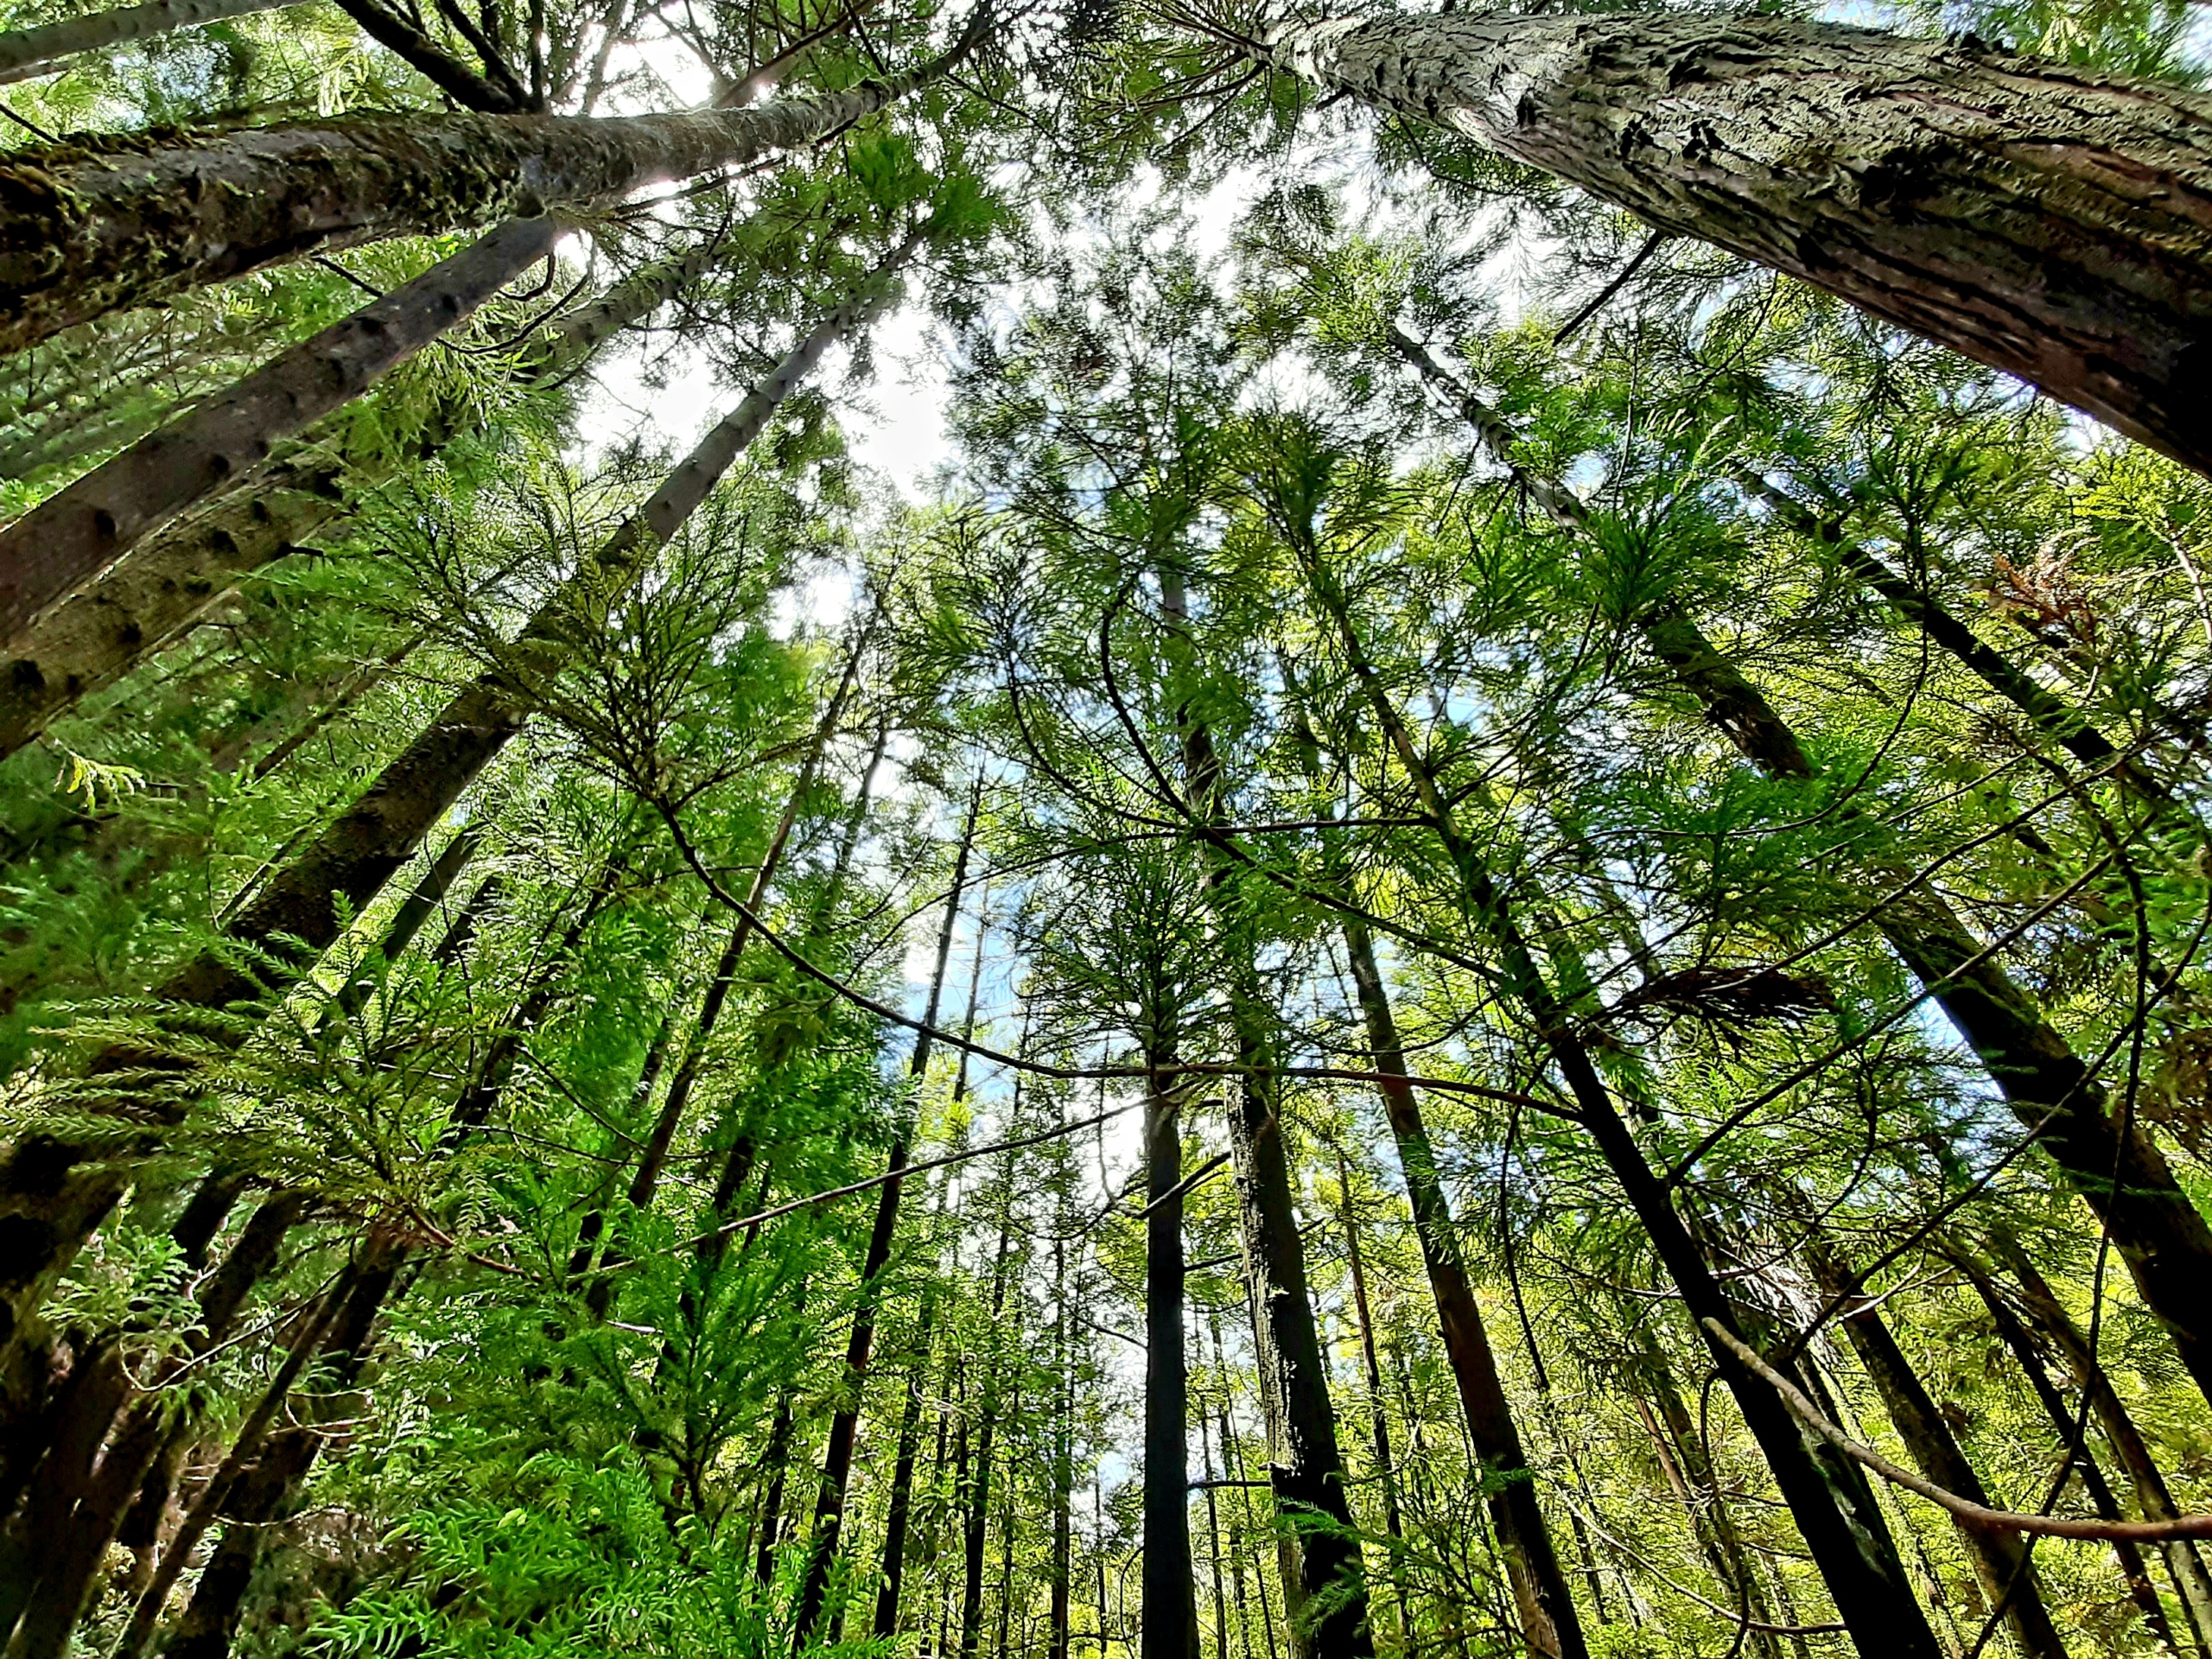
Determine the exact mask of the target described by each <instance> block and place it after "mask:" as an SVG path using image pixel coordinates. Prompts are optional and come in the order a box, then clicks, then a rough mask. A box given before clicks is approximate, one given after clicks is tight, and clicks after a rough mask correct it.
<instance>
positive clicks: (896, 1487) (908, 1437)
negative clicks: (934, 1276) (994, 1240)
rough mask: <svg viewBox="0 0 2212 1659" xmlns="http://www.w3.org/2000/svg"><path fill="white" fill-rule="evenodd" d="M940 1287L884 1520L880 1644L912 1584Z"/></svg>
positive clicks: (926, 1297)
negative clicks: (911, 1536)
mask: <svg viewBox="0 0 2212 1659" xmlns="http://www.w3.org/2000/svg"><path fill="white" fill-rule="evenodd" d="M935 1291H936V1286H935V1284H934V1283H931V1284H930V1285H926V1286H925V1287H923V1290H922V1308H921V1313H920V1315H919V1317H918V1319H916V1321H915V1326H914V1359H913V1368H912V1370H910V1371H909V1372H908V1373H907V1376H906V1402H905V1403H904V1404H902V1405H901V1406H900V1407H899V1444H898V1450H897V1451H896V1452H894V1453H893V1457H892V1464H891V1495H890V1497H889V1499H888V1501H887V1503H886V1505H885V1509H884V1517H883V1581H882V1583H881V1585H880V1586H879V1587H878V1589H877V1591H876V1594H875V1623H874V1627H873V1631H872V1633H873V1634H874V1636H875V1637H877V1638H878V1639H879V1640H880V1639H882V1638H885V1637H893V1636H896V1635H898V1633H899V1592H900V1590H901V1588H902V1587H903V1586H904V1585H905V1583H906V1541H907V1533H908V1529H909V1528H910V1527H911V1525H912V1516H913V1503H914V1464H915V1461H916V1459H918V1457H919V1456H920V1453H921V1441H922V1391H923V1385H924V1383H925V1381H926V1380H927V1378H928V1376H929V1369H930V1359H931V1338H933V1337H934V1335H935V1333H936V1321H937V1296H936V1294H935Z"/></svg>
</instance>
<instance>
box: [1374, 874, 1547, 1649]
mask: <svg viewBox="0 0 2212 1659" xmlns="http://www.w3.org/2000/svg"><path fill="white" fill-rule="evenodd" d="M1343 921H1344V929H1343V931H1344V954H1345V956H1346V957H1348V958H1349V959H1350V962H1351V976H1352V986H1353V988H1354V990H1355V992H1356V993H1357V996H1358V999H1359V1006H1360V1012H1361V1014H1363V1016H1364V1017H1365V1020H1366V1023H1367V1036H1368V1052H1369V1056H1370V1059H1371V1061H1372V1062H1373V1065H1374V1067H1375V1071H1376V1076H1377V1077H1378V1079H1379V1080H1378V1081H1377V1083H1376V1092H1377V1093H1378V1094H1380V1095H1381V1096H1382V1097H1383V1115H1384V1116H1385V1117H1387V1118H1388V1119H1389V1124H1390V1135H1391V1138H1392V1140H1393V1141H1395V1143H1396V1146H1397V1151H1398V1166H1399V1168H1400V1169H1401V1170H1402V1172H1403V1173H1404V1176H1405V1182H1406V1196H1407V1198H1408V1202H1409V1203H1410V1205H1411V1206H1412V1209H1413V1217H1414V1236H1415V1237H1416V1238H1417V1239H1418V1240H1419V1241H1420V1243H1421V1262H1422V1264H1423V1265H1424V1266H1425V1267H1426V1268H1427V1271H1428V1286H1429V1294H1431V1295H1432V1296H1433V1298H1434V1299H1435V1302H1436V1321H1437V1326H1438V1329H1439V1331H1440V1333H1441V1334H1442V1336H1443V1338H1444V1355H1445V1358H1446V1361H1447V1362H1448V1363H1450V1365H1451V1367H1452V1382H1453V1383H1454V1384H1455V1385H1456V1386H1457V1388H1458V1389H1459V1410H1460V1413H1461V1415H1462V1418H1463V1420H1464V1421H1465V1424H1466V1427H1467V1440H1468V1442H1469V1444H1471V1446H1473V1447H1474V1449H1475V1456H1476V1458H1477V1459H1478V1460H1479V1461H1480V1462H1481V1464H1482V1467H1483V1473H1484V1477H1485V1478H1484V1492H1485V1494H1486V1500H1485V1501H1486V1503H1487V1504H1488V1507H1489V1510H1490V1516H1491V1525H1492V1526H1493V1527H1495V1528H1496V1529H1497V1542H1498V1553H1499V1554H1501V1555H1503V1557H1504V1559H1505V1571H1506V1578H1507V1580H1508V1581H1509V1582H1510V1584H1511V1586H1512V1588H1513V1600H1514V1606H1515V1608H1516V1611H1517V1612H1518V1613H1519V1615H1520V1618H1521V1632H1522V1639H1523V1641H1524V1642H1525V1643H1526V1644H1527V1646H1528V1649H1529V1653H1530V1654H1531V1655H1532V1656H1535V1659H1546V1656H1557V1659H1584V1656H1586V1654H1587V1653H1588V1651H1589V1649H1588V1644H1587V1643H1586V1641H1585V1640H1584V1637H1583V1635H1582V1624H1581V1620H1580V1618H1579V1617H1578V1615H1577V1614H1576V1612H1575V1609H1574V1599H1573V1596H1572V1595H1571V1594H1570V1593H1569V1592H1568V1590H1567V1573H1566V1572H1565V1570H1564V1569H1563V1568H1562V1567H1560V1560H1559V1552H1558V1551H1557V1550H1556V1549H1555V1548H1553V1545H1552V1537H1551V1530H1550V1529H1549V1528H1548V1526H1547V1525H1546V1524H1545V1522H1544V1515H1543V1510H1541V1508H1540V1507H1539V1506H1538V1504H1537V1502H1536V1483H1535V1478H1534V1475H1533V1471H1531V1470H1530V1469H1529V1457H1528V1453H1527V1452H1526V1451H1525V1450H1523V1449H1522V1443H1521V1431H1520V1428H1519V1426H1518V1425H1517V1424H1516V1422H1515V1421H1514V1418H1513V1405H1512V1402H1511V1401H1510V1400H1508V1399H1507V1398H1506V1395H1505V1386H1504V1384H1503V1382H1501V1381H1500V1380H1499V1377H1498V1374H1497V1357H1496V1355H1495V1354H1494V1353H1493V1352H1492V1351H1491V1344H1490V1333H1489V1332H1488V1331H1487V1330H1485V1329H1484V1325H1483V1315H1482V1308H1481V1306H1479V1305H1478V1303H1477V1302H1476V1300H1475V1293H1474V1287H1473V1285H1472V1284H1471V1282H1470V1281H1469V1280H1468V1277H1467V1268H1466V1263H1465V1261H1463V1260H1462V1259H1461V1256H1460V1253H1459V1228H1458V1225H1457V1224H1456V1223H1455V1222H1454V1221H1453V1220H1452V1206H1451V1201H1450V1199H1449V1198H1447V1197H1446V1194H1445V1191H1444V1179H1443V1173H1442V1172H1441V1171H1440V1169H1439V1168H1438V1167H1437V1162H1436V1149H1435V1147H1433V1145H1432V1144H1431V1143H1430V1141H1429V1138H1428V1126H1427V1123H1426V1122H1424V1121H1423V1118H1422V1115H1421V1097H1420V1096H1418V1095H1417V1094H1415V1093H1414V1088H1413V1085H1412V1084H1409V1083H1408V1082H1407V1081H1406V1080H1405V1078H1406V1059H1405V1052H1404V1050H1403V1047H1402V1045H1401V1043H1400V1041H1399V1038H1398V1023H1397V1020H1396V1019H1395V1016H1394V1015H1393V1014H1392V1012H1391V1008H1390V998H1389V990H1388V989H1387V988H1386V987H1385V986H1384V984H1383V971H1382V968H1381V966H1380V965H1379V964H1378V963H1376V958H1375V941H1374V938H1372V936H1371V935H1370V933H1369V932H1368V930H1367V924H1366V923H1364V922H1363V921H1362V920H1360V919H1359V918H1358V917H1357V916H1354V915H1352V914H1351V913H1350V912H1346V914H1345V915H1344V918H1343Z"/></svg>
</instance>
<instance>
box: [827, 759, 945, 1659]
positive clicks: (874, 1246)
mask: <svg viewBox="0 0 2212 1659" xmlns="http://www.w3.org/2000/svg"><path fill="white" fill-rule="evenodd" d="M982 804H983V780H982V777H981V776H980V775H978V777H977V778H976V785H975V788H974V791H972V792H971V793H970V795H969V800H968V817H967V821H966V822H965V823H963V825H962V826H961V830H960V844H959V847H958V849H957V851H956V852H955V854H954V855H953V860H952V885H951V888H950V891H949V892H948V893H946V895H945V900H944V925H943V926H942V927H940V928H939V930H938V936H937V963H936V965H935V967H934V968H933V969H931V975H930V991H929V1000H928V1001H927V1002H926V1003H925V1005H924V1007H923V1012H922V1025H923V1027H925V1029H923V1030H922V1031H920V1032H919V1033H917V1034H916V1035H915V1038H914V1052H913V1058H912V1059H911V1060H910V1061H909V1062H908V1063H907V1067H906V1073H907V1076H908V1077H909V1078H910V1079H911V1082H910V1084H909V1090H910V1094H911V1095H912V1096H918V1095H919V1093H920V1089H921V1084H922V1080H923V1078H925V1077H927V1076H928V1074H929V1067H930V1055H931V1050H932V1048H933V1047H934V1045H935V1037H934V1029H935V1027H936V1025H937V1018H938V1006H939V1004H940V1002H941V1001H942V1000H943V997H944V969H945V963H946V962H947V961H948V960H949V959H950V957H951V955H952V932H953V928H954V925H956V924H957V922H958V921H959V919H960V895H961V893H962V891H963V889H964V888H965V887H967V885H968V861H969V855H970V853H971V852H972V851H973V844H974V842H975V836H976V817H977V815H978V814H979V813H981V811H982ZM977 944H978V948H979V949H980V948H981V940H980V938H979V939H978V941H977ZM916 1105H917V1102H916V1101H914V1100H912V1099H910V1101H909V1103H908V1104H907V1105H906V1106H904V1107H902V1108H901V1109H900V1111H901V1114H902V1116H901V1117H900V1119H899V1127H898V1128H897V1129H896V1130H895V1131H894V1132H893V1135H892V1141H891V1155H890V1158H889V1159H888V1160H887V1164H888V1168H889V1172H890V1175H891V1179H889V1180H887V1181H886V1182H884V1184H883V1185H882V1186H881V1187H880V1188H879V1189H877V1192H878V1196H877V1198H876V1206H875V1223H874V1226H873V1227H872V1228H871V1229H870V1230H869V1232H868V1254H867V1255H866V1256H865V1257H863V1258H862V1261H861V1284H860V1294H859V1296H858V1298H857V1300H855V1305H854V1307H853V1325H852V1331H851V1332H850V1334H849V1336H848V1337H847V1338H846V1341H845V1375H844V1377H843V1379H842V1383H843V1388H842V1394H841V1397H840V1399H839V1401H838V1405H837V1409H836V1414H834V1415H833V1416H832V1417H831V1418H830V1420H829V1444H828V1446H826V1448H825V1449H824V1450H823V1455H822V1484H821V1491H820V1492H819V1494H818V1496H817V1497H816V1499H815V1505H814V1531H813V1533H812V1535H810V1537H809V1538H808V1540H807V1556H806V1570H805V1574H804V1577H803V1578H802V1579H801V1580H800V1583H799V1594H798V1606H797V1608H796V1610H795V1611H794V1613H793V1615H792V1618H791V1651H792V1652H793V1653H795V1654H796V1653H799V1652H802V1651H804V1649H805V1647H806V1645H807V1643H808V1642H809V1641H810V1639H811V1637H813V1635H814V1627H815V1625H816V1624H817V1623H818V1622H819V1621H820V1619H821V1617H822V1604H823V1598H824V1597H825V1596H826V1595H827V1594H828V1593H829V1568H830V1567H831V1565H832V1563H833V1561H834V1560H835V1559H836V1554H837V1542H838V1534H839V1531H840V1529H841V1527H842V1522H843V1520H844V1515H845V1493H846V1489H847V1488H848V1486H849V1484H851V1481H852V1474H853V1443H854V1440H855V1436H856V1435H857V1434H858V1433H859V1429H860V1417H861V1398H862V1395H864V1394H865V1393H866V1391H867V1388H868V1357H869V1355H870V1353H871V1352H872V1351H873V1350H874V1346H875V1313H876V1299H877V1298H878V1297H879V1296H880V1294H882V1278H883V1270H884V1268H886V1267H887V1266H889V1265H890V1262H891V1245H892V1242H893V1239H894V1238H895V1237H896V1236H897V1234H898V1230H899V1188H900V1187H902V1186H903V1185H906V1183H905V1181H904V1180H903V1179H901V1178H900V1172H901V1171H903V1170H904V1169H905V1168H906V1160H907V1157H908V1154H909V1153H910V1151H911V1149H912V1139H913V1133H914V1112H915V1109H916Z"/></svg>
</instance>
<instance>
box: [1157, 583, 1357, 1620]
mask: <svg viewBox="0 0 2212 1659" xmlns="http://www.w3.org/2000/svg"><path fill="white" fill-rule="evenodd" d="M1158 576H1159V580H1160V609H1161V611H1162V613H1164V614H1165V615H1166V618H1167V620H1168V624H1169V627H1170V629H1171V631H1172V633H1173V637H1174V638H1175V639H1178V640H1179V641H1180V643H1181V645H1182V648H1183V649H1184V650H1185V652H1187V649H1188V642H1187V639H1186V638H1185V637H1184V630H1185V627H1186V626H1187V621H1188V615H1189V607H1188V601H1187V599H1186V596H1185V592H1184V588H1183V581H1182V578H1181V576H1180V575H1179V574H1178V573H1177V572H1175V571H1174V570H1173V569H1170V568H1167V567H1166V566H1162V567H1161V568H1160V570H1159V572H1158ZM1175 720H1176V726H1177V728H1178V734H1179V736H1180V738H1181V740H1182V748H1183V754H1182V760H1183V775H1184V780H1185V786H1186V788H1187V789H1188V791H1189V792H1190V795H1191V797H1192V800H1193V802H1194V804H1195V805H1196V808H1197V810H1198V811H1200V812H1201V813H1203V814H1204V815H1205V816H1206V817H1208V818H1210V819H1218V818H1219V817H1220V813H1221V790H1222V781H1223V780H1222V772H1221V763H1220V760H1219V757H1218V755H1217V753H1216V752H1215V749H1214V746H1213V734H1212V733H1211V731H1210V730H1209V729H1208V728H1207V727H1206V725H1205V722H1204V721H1200V720H1198V719H1197V718H1196V717H1195V716H1194V715H1192V712H1191V710H1190V709H1189V708H1188V706H1187V705H1185V706H1179V707H1178V708H1177V709H1176V711H1175ZM1231 874H1232V872H1231V871H1230V869H1229V868H1228V867H1227V866H1225V865H1224V864H1223V863H1222V862H1221V861H1219V860H1218V858H1217V859H1216V860H1215V861H1214V865H1213V869H1212V873H1211V876H1210V878H1209V880H1208V882H1207V887H1206V894H1207V899H1208V901H1209V903H1210V904H1211V906H1212V907H1213V911H1214V916H1215V922H1216V925H1217V929H1218V931H1219V932H1220V933H1221V935H1222V936H1223V939H1224V944H1225V946H1226V947H1227V949H1228V950H1229V951H1230V954H1231V959H1232V961H1234V962H1235V963H1236V965H1235V966H1234V967H1233V968H1232V969H1231V975H1232V979H1233V980H1234V981H1235V982H1233V983H1232V984H1231V985H1230V988H1229V1011H1230V1026H1231V1028H1232V1030H1233V1031H1234V1033H1235V1036H1236V1058H1237V1063H1238V1065H1240V1066H1241V1067H1243V1068H1244V1070H1243V1071H1242V1073H1241V1075H1240V1076H1239V1077H1238V1080H1237V1098H1236V1103H1235V1104H1234V1105H1233V1106H1231V1107H1230V1110H1229V1113H1228V1119H1229V1145H1230V1159H1231V1161H1232V1166H1233V1168H1234V1171H1235V1175H1236V1226H1237V1238H1238V1241H1239V1243H1240V1244H1241V1245H1242V1247H1243V1264H1244V1273H1245V1284H1246V1289H1247V1292H1248V1294H1249V1298H1250V1302H1251V1310H1252V1330H1253V1341H1254V1344H1255V1347H1256V1349H1257V1351H1258V1361H1259V1374H1260V1400H1261V1404H1262V1408H1263V1409H1264V1410H1265V1412H1266V1414H1267V1420H1268V1450H1269V1452H1270V1454H1271V1456H1270V1459H1269V1462H1268V1475H1269V1478H1270V1483H1271V1484H1272V1485H1273V1487H1274V1497H1275V1508H1276V1513H1277V1517H1278V1520H1279V1522H1281V1525H1282V1526H1283V1528H1284V1531H1283V1534H1282V1536H1281V1540H1280V1545H1281V1556H1282V1561H1283V1599H1284V1600H1285V1602H1286V1603H1287V1606H1286V1607H1285V1609H1284V1612H1285V1618H1286V1623H1287V1627H1288V1629H1289V1631H1290V1637H1291V1642H1292V1644H1293V1649H1294V1659H1369V1656H1370V1655H1372V1654H1373V1652H1374V1651H1375V1642H1374V1635H1373V1632H1372V1631H1371V1630H1370V1629H1369V1627H1368V1616H1367V1580H1366V1569H1365V1566H1364V1564H1363V1562H1362V1560H1361V1559H1360V1552H1359V1540H1358V1537H1357V1533H1356V1530H1355V1529H1354V1526H1353V1522H1352V1516H1351V1499H1350V1497H1349V1495H1348V1494H1347V1493H1346V1492H1345V1491H1344V1453H1343V1451H1342V1449H1341V1448H1340V1447H1339V1446H1338V1442H1337V1415H1336V1408H1335V1407H1334V1406H1333V1405H1332V1403H1331V1402H1330V1399H1329V1379H1328V1371H1327V1370H1326V1368H1325V1365H1324V1363H1323V1362H1322V1357H1321V1338H1320V1332H1319V1331H1318V1330H1317V1329H1316V1327H1315V1325H1314V1322H1313V1299H1312V1297H1311V1296H1310V1295H1309V1294H1308V1293H1307V1290H1306V1248H1305V1245H1304V1243H1303V1242H1302V1241H1301V1239H1300V1234H1299V1230H1298V1215H1297V1206H1296V1202H1295V1199H1294V1196H1293V1188H1292V1185H1291V1179H1290V1160H1289V1157H1288V1154H1287V1150H1286V1148H1285V1147H1284V1145H1283V1139H1282V1111H1281V1100H1280V1097H1279V1096H1280V1088H1279V1084H1277V1083H1276V1082H1275V1081H1274V1079H1273V1078H1271V1077H1267V1076H1266V1075H1265V1074H1266V1073H1267V1072H1268V1071H1269V1070H1270V1069H1271V1067H1272V1065H1273V1059H1274V1032H1273V1030H1272V1029H1271V1023H1272V1022H1271V1020H1270V1018H1269V1015H1268V1010H1267V1008H1266V1007H1265V1006H1264V1004H1263V1002H1262V999H1261V996H1260V993H1259V988H1258V987H1257V985H1256V983H1255V979H1256V976H1255V974H1254V973H1253V971H1252V969H1251V960H1250V950H1251V944H1250V941H1249V939H1248V938H1245V937H1244V935H1245V932H1246V925H1245V919H1244V917H1243V914H1242V912H1241V909H1240V906H1238V904H1237V901H1236V889H1235V887H1234V886H1233V885H1231V881H1230V877H1231ZM1186 1548H1187V1546H1186Z"/></svg>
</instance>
